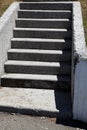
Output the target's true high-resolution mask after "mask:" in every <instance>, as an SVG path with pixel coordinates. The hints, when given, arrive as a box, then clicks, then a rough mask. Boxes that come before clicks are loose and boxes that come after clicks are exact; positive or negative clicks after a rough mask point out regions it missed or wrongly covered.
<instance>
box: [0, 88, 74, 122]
mask: <svg viewBox="0 0 87 130" xmlns="http://www.w3.org/2000/svg"><path fill="white" fill-rule="evenodd" d="M36 97H37V98H36ZM70 99H71V98H70V93H69V92H64V91H55V90H46V89H24V88H9V87H4V88H1V89H0V111H5V112H12V113H22V114H29V115H34V116H35V115H36V116H37V115H38V116H47V117H57V118H59V119H70V118H71V117H72V115H71V100H70Z"/></svg>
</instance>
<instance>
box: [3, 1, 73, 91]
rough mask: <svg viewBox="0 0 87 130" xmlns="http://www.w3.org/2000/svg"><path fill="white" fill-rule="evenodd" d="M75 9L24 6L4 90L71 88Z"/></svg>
mask: <svg viewBox="0 0 87 130" xmlns="http://www.w3.org/2000/svg"><path fill="white" fill-rule="evenodd" d="M71 20H72V5H71V4H69V3H63V2H60V3H57V2H29V1H28V0H25V1H24V2H21V3H20V9H19V10H18V18H17V19H16V21H15V23H16V26H15V28H14V30H13V35H14V37H13V38H12V39H11V49H10V50H8V61H7V62H6V63H5V65H4V67H5V74H4V75H3V76H2V78H1V85H2V86H5V87H7V86H9V87H24V88H40V89H43V88H45V89H58V88H61V87H62V88H66V87H67V88H70V87H71V57H72V54H71V51H72V49H71V48H72V22H71Z"/></svg>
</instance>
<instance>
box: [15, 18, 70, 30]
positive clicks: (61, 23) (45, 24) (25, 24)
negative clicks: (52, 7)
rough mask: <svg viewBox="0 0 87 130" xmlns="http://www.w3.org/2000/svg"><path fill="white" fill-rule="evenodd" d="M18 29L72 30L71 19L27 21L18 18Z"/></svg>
mask: <svg viewBox="0 0 87 130" xmlns="http://www.w3.org/2000/svg"><path fill="white" fill-rule="evenodd" d="M16 27H20V28H71V21H70V20H69V19H28V18H27V19H25V18H18V19H17V20H16Z"/></svg>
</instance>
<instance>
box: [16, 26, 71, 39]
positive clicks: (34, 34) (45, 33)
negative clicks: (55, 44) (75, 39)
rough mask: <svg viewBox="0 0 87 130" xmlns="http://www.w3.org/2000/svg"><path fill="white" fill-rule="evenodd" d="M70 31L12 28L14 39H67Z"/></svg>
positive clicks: (69, 36)
mask: <svg viewBox="0 0 87 130" xmlns="http://www.w3.org/2000/svg"><path fill="white" fill-rule="evenodd" d="M71 34H72V31H71V30H67V29H48V28H14V37H15V38H51V39H65V38H67V39H69V38H71Z"/></svg>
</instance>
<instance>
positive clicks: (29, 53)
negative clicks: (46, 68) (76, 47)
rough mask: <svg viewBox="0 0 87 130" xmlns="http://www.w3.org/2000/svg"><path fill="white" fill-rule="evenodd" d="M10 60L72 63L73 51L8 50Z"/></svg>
mask: <svg viewBox="0 0 87 130" xmlns="http://www.w3.org/2000/svg"><path fill="white" fill-rule="evenodd" d="M8 59H9V60H24V61H46V62H57V61H69V62H70V61H71V51H62V50H37V49H10V50H8Z"/></svg>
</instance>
